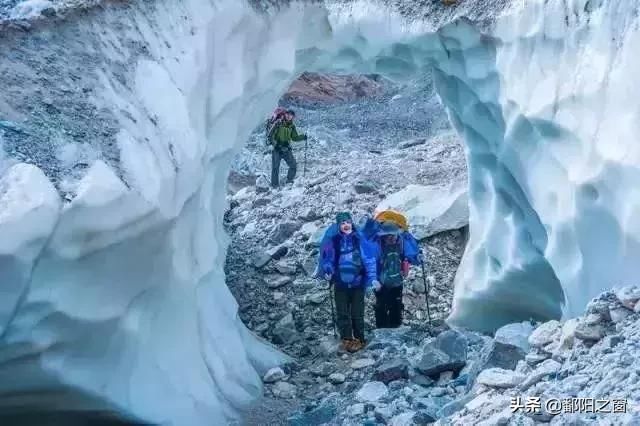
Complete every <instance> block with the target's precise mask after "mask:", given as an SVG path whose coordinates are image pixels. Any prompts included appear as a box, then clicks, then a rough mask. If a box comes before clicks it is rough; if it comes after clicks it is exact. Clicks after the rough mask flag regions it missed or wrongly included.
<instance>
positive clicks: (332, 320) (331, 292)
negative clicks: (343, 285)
mask: <svg viewBox="0 0 640 426" xmlns="http://www.w3.org/2000/svg"><path fill="white" fill-rule="evenodd" d="M329 302H330V303H331V322H332V323H333V338H334V339H337V338H338V332H337V330H336V311H335V308H334V306H333V284H331V282H329Z"/></svg>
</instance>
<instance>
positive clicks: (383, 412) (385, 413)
mask: <svg viewBox="0 0 640 426" xmlns="http://www.w3.org/2000/svg"><path fill="white" fill-rule="evenodd" d="M394 411H395V410H394V409H393V407H391V406H389V405H382V406H378V407H376V409H375V411H374V415H375V417H376V420H378V421H379V422H382V423H384V424H387V423H388V422H389V420H390V419H391V417H392V416H393V413H394Z"/></svg>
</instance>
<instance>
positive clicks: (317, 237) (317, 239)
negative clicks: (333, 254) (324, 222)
mask: <svg viewBox="0 0 640 426" xmlns="http://www.w3.org/2000/svg"><path fill="white" fill-rule="evenodd" d="M325 232H327V228H326V227H324V226H322V227H320V228H318V229H316V231H315V232H314V233H313V235H311V236H310V237H309V239H308V240H307V245H308V246H309V247H320V243H322V237H324V233H325Z"/></svg>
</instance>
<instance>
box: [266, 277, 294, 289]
mask: <svg viewBox="0 0 640 426" xmlns="http://www.w3.org/2000/svg"><path fill="white" fill-rule="evenodd" d="M292 282H293V278H291V277H283V276H269V277H265V278H264V283H265V284H266V285H267V287H269V288H270V289H276V288H280V287H284V286H285V285H287V284H290V283H292Z"/></svg>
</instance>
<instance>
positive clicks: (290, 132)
mask: <svg viewBox="0 0 640 426" xmlns="http://www.w3.org/2000/svg"><path fill="white" fill-rule="evenodd" d="M305 139H307V136H306V135H305V134H302V135H300V134H298V130H297V129H296V125H295V124H293V122H289V123H281V124H279V125H277V126H276V128H275V129H273V131H272V133H271V141H272V142H273V144H274V145H275V146H288V145H289V144H290V143H291V142H298V141H303V140H305Z"/></svg>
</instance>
